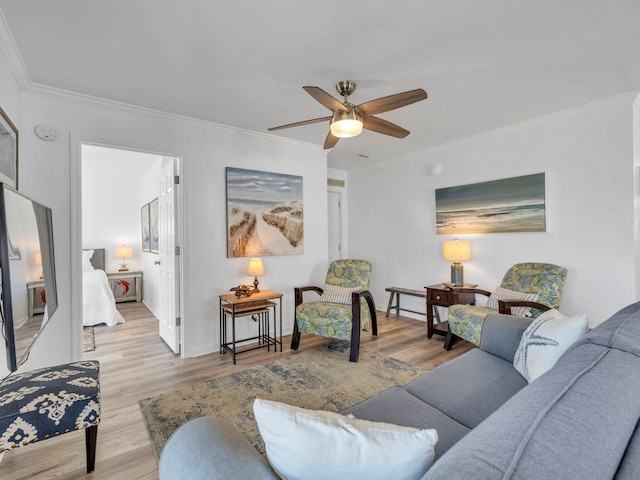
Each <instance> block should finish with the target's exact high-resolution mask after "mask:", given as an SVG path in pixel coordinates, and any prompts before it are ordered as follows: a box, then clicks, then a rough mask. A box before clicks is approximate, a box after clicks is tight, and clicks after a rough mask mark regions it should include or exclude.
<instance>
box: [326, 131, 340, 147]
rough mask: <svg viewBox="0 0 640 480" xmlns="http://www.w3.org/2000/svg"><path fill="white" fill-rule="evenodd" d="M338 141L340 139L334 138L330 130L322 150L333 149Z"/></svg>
mask: <svg viewBox="0 0 640 480" xmlns="http://www.w3.org/2000/svg"><path fill="white" fill-rule="evenodd" d="M338 140H340V139H339V138H338V137H334V136H333V134H332V133H331V130H329V133H328V134H327V138H325V140H324V149H325V150H329V149H330V148H333V147H335V146H336V143H338Z"/></svg>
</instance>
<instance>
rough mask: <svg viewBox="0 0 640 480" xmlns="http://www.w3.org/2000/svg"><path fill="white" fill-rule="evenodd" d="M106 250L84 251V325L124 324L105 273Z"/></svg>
mask: <svg viewBox="0 0 640 480" xmlns="http://www.w3.org/2000/svg"><path fill="white" fill-rule="evenodd" d="M104 266H105V262H104V248H99V249H95V250H83V251H82V324H83V325H84V326H93V325H100V324H106V325H108V326H110V327H112V326H114V325H117V324H119V323H124V318H122V315H120V312H118V310H117V309H116V301H115V299H114V297H113V291H112V290H111V287H110V286H109V280H108V279H107V274H106V273H105V271H104Z"/></svg>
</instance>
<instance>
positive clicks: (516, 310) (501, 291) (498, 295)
mask: <svg viewBox="0 0 640 480" xmlns="http://www.w3.org/2000/svg"><path fill="white" fill-rule="evenodd" d="M538 298H539V297H538V294H537V293H522V292H515V291H513V290H508V289H506V288H502V287H497V288H496V289H495V291H494V292H493V293H492V294H491V296H490V297H489V299H488V300H487V307H488V308H493V309H494V310H498V307H499V305H498V300H527V301H529V302H537V301H538ZM530 313H531V308H530V307H513V308H512V309H511V315H519V316H521V317H527V316H529V314H530Z"/></svg>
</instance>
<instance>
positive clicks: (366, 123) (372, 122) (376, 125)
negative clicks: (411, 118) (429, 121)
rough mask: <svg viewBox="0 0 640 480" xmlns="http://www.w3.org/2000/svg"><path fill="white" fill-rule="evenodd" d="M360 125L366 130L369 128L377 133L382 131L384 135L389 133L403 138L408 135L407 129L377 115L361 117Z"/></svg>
mask: <svg viewBox="0 0 640 480" xmlns="http://www.w3.org/2000/svg"><path fill="white" fill-rule="evenodd" d="M362 126H363V127H364V128H366V129H367V130H371V131H373V132H377V133H383V134H384V135H391V136H392V137H397V138H404V137H406V136H407V135H409V133H411V132H409V130H405V129H404V128H402V127H399V126H398V125H396V124H395V123H391V122H388V121H386V120H383V119H381V118H378V117H365V118H363V119H362Z"/></svg>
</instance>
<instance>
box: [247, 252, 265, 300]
mask: <svg viewBox="0 0 640 480" xmlns="http://www.w3.org/2000/svg"><path fill="white" fill-rule="evenodd" d="M247 275H249V276H251V277H254V280H253V291H254V292H259V291H260V290H258V283H259V282H258V277H259V276H262V275H264V265H262V259H261V258H252V259H251V260H249V268H247Z"/></svg>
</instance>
